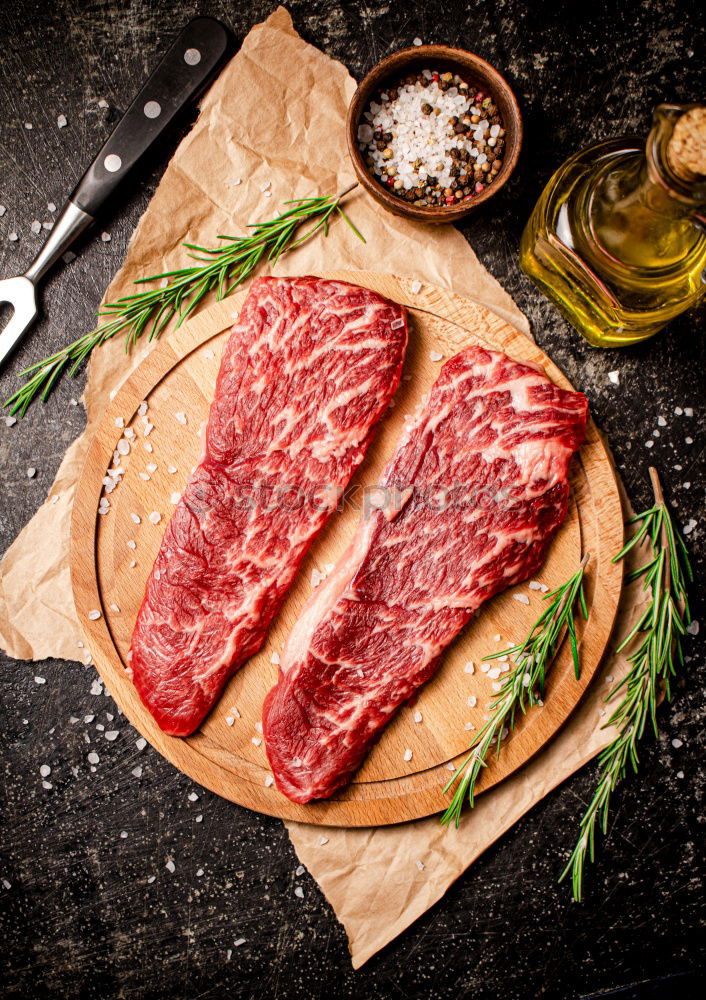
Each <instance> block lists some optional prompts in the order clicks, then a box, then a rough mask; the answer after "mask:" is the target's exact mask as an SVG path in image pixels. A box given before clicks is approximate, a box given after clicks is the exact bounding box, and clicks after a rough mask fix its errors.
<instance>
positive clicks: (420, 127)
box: [348, 45, 522, 222]
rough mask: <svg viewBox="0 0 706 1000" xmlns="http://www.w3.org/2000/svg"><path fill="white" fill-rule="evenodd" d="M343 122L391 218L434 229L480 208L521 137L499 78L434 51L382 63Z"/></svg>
mask: <svg viewBox="0 0 706 1000" xmlns="http://www.w3.org/2000/svg"><path fill="white" fill-rule="evenodd" d="M425 57H426V58H425ZM435 57H436V58H435ZM348 125H349V133H348V145H349V150H350V152H351V156H352V157H353V162H354V166H355V169H356V173H357V175H358V179H359V180H360V181H361V183H362V184H363V186H364V187H365V188H366V190H368V192H369V193H370V194H372V195H373V197H375V198H377V200H378V201H381V202H382V203H383V204H384V205H385V206H386V207H387V208H389V209H391V210H392V211H393V212H397V213H398V214H401V215H409V216H411V217H413V218H418V219H424V220H426V221H431V222H445V221H451V219H452V218H459V217H461V216H462V215H465V214H467V212H468V211H471V210H472V209H473V208H475V207H476V205H477V204H479V203H481V202H483V201H487V199H488V197H489V196H490V195H492V194H493V193H494V191H495V190H497V189H498V188H499V187H501V186H502V184H504V183H505V181H506V180H507V178H508V177H509V175H510V173H511V172H512V169H513V168H514V166H515V163H516V161H517V156H518V154H519V147H520V142H521V137H522V121H521V118H520V113H519V108H518V107H517V102H516V101H515V98H514V95H513V94H512V91H511V90H510V87H509V86H508V84H507V83H506V82H505V80H504V79H503V78H502V77H501V76H500V74H499V73H497V72H496V71H495V70H494V69H493V68H492V67H491V66H489V65H488V64H487V63H486V62H484V60H482V59H479V58H478V57H477V56H474V55H472V54H471V53H467V52H463V51H462V50H459V49H450V48H447V47H446V46H436V45H429V46H424V47H421V48H415V49H407V50H404V51H403V52H398V53H396V54H395V55H393V56H390V57H389V58H388V59H386V60H384V61H383V62H382V63H380V65H379V66H378V67H376V68H375V69H374V70H373V71H372V72H371V73H369V74H368V76H367V77H366V78H365V79H364V80H363V82H362V83H361V85H360V87H359V88H358V91H357V92H356V95H355V97H354V99H353V102H352V104H351V108H350V110H349V121H348Z"/></svg>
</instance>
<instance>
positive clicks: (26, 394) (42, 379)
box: [3, 184, 365, 417]
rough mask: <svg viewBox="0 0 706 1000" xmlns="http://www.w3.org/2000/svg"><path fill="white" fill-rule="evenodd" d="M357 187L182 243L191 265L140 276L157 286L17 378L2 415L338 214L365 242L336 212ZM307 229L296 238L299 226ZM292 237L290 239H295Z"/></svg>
mask: <svg viewBox="0 0 706 1000" xmlns="http://www.w3.org/2000/svg"><path fill="white" fill-rule="evenodd" d="M357 186H358V185H357V184H352V185H351V186H350V187H349V188H346V190H345V191H342V192H341V193H340V194H338V195H333V196H329V197H325V198H302V199H299V200H296V201H287V202H285V205H289V206H291V207H290V208H287V209H286V210H285V211H284V212H282V214H281V215H278V216H277V217H276V218H274V219H271V220H270V221H269V222H258V223H254V224H252V225H251V226H249V227H248V228H250V229H252V232H251V233H249V234H248V235H247V236H219V237H218V239H219V240H225V241H226V242H225V244H224V245H223V246H219V247H202V246H198V245H196V244H193V243H185V244H184V247H185V248H186V249H187V250H188V251H189V254H188V256H189V257H190V258H191V259H192V260H194V261H196V263H195V264H193V265H190V266H189V267H183V268H179V269H178V270H175V271H165V272H164V273H162V274H155V275H152V277H149V278H140V279H138V280H137V281H136V282H135V284H137V285H145V284H150V283H152V282H155V281H165V280H166V282H167V283H166V284H165V285H164V287H161V286H160V287H158V288H150V289H149V290H147V291H139V292H136V293H134V294H133V295H125V296H123V297H122V298H120V299H118V300H117V302H107V303H106V304H105V305H104V306H103V308H102V309H101V310H100V311H99V313H98V316H99V317H105V318H106V322H104V323H102V324H100V325H99V326H97V327H96V328H95V329H94V330H92V331H91V332H90V333H85V334H83V336H81V337H79V338H78V340H75V341H74V342H73V343H72V344H68V345H67V346H66V347H62V349H61V350H60V351H57V352H56V354H52V355H51V356H50V357H48V358H45V359H44V360H42V361H37V362H35V363H34V364H32V365H30V366H29V367H28V368H25V369H24V371H22V372H21V373H20V375H21V376H25V377H26V378H27V381H26V382H25V383H24V385H22V386H20V388H19V389H17V391H16V392H14V393H13V394H12V395H11V396H10V398H9V399H8V400H7V401H6V402H5V403H4V404H3V408H4V407H9V410H10V413H12V414H15V413H19V415H20V416H21V417H23V416H24V415H25V413H26V412H27V408H28V407H29V406H30V404H31V403H32V402H33V401H34V400H35V399H37V398H38V397H41V400H42V402H46V400H47V399H48V397H49V394H50V393H51V391H52V389H53V388H54V386H55V385H56V383H57V381H58V380H59V378H60V377H61V375H62V374H63V373H64V372H65V371H68V374H69V375H71V376H73V375H75V374H76V372H77V371H78V369H79V368H80V366H81V365H82V364H83V362H84V361H85V360H86V358H87V357H88V355H89V354H90V353H91V351H92V350H94V348H96V347H100V345H101V344H104V343H105V342H106V340H110V339H111V338H112V337H114V336H116V334H119V333H124V334H125V351H126V352H128V351H129V350H130V349H131V347H132V346H133V345H134V344H135V343H136V341H137V340H139V339H140V337H142V336H143V334H144V333H145V331H147V333H148V339H149V340H154V338H155V337H158V336H159V335H160V333H161V332H162V331H163V330H164V328H165V326H166V325H167V324H168V323H169V322H170V320H172V319H173V318H174V317H175V316H176V317H177V323H176V325H177V326H180V325H181V324H182V323H183V322H184V320H186V319H187V318H188V317H189V316H190V315H191V314H192V313H193V312H194V310H195V309H196V308H197V307H198V305H199V304H200V303H201V302H202V300H203V298H204V296H206V295H207V294H208V293H209V292H212V291H215V292H216V300H220V299H223V298H226V296H228V295H230V294H231V292H233V291H234V289H236V288H237V287H238V286H239V285H242V283H243V282H244V281H245V280H246V279H247V278H249V277H250V275H251V274H252V272H253V271H254V270H255V268H256V267H257V266H258V265H259V264H260V263H262V262H263V261H268V262H269V263H271V264H272V265H273V266H274V264H276V263H277V261H278V259H279V258H280V256H281V255H282V254H283V253H287V252H289V251H290V250H294V249H295V248H296V247H298V246H301V244H302V243H305V242H306V241H307V240H310V239H311V238H312V236H314V235H315V234H316V233H318V232H319V231H320V230H323V233H324V236H328V231H329V226H330V224H331V221H332V220H333V219H334V218H335V217H336V215H340V216H341V218H342V219H343V220H344V221H345V222H346V223H347V224H348V225H349V226H350V228H351V229H352V230H353V232H354V233H355V235H356V236H357V237H358V239H360V240H362V241H363V243H365V239H364V238H363V236H362V235H361V234H360V233H359V232H358V230H357V229H356V227H355V226H354V225H353V223H352V222H351V220H350V219H349V218H348V216H347V215H346V214H345V212H344V211H343V209H342V208H341V202H342V201H343V199H344V198H345V197H346V195H348V194H349V193H350V192H351V191H352V190H353V188H355V187H357ZM305 223H313V225H310V226H309V228H308V229H307V230H306V231H305V232H303V233H302V234H301V235H300V236H296V234H297V232H298V230H299V227H300V226H301V225H303V224H305ZM295 237H296V238H295Z"/></svg>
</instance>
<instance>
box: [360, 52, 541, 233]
mask: <svg viewBox="0 0 706 1000" xmlns="http://www.w3.org/2000/svg"><path fill="white" fill-rule="evenodd" d="M422 69H430V70H438V71H439V72H441V73H446V72H448V71H450V72H452V73H457V74H458V75H459V76H460V77H461V79H462V80H465V81H466V83H468V84H470V85H471V86H474V87H477V88H478V90H482V91H483V92H484V93H487V94H488V95H489V96H490V97H491V98H492V99H493V103H494V104H496V105H497V108H498V110H499V112H500V115H501V117H502V120H503V127H504V129H505V156H504V159H503V165H502V167H501V169H500V171H499V173H498V175H497V177H496V178H495V179H494V180H493V182H492V183H491V184H488V185H487V186H486V188H485V190H484V191H481V193H480V194H477V195H474V196H473V198H472V199H471V200H470V201H460V202H458V204H456V205H439V206H434V207H428V206H427V207H425V206H422V205H414V204H413V203H412V202H408V201H404V200H403V199H402V198H400V197H398V196H397V195H395V194H392V192H390V191H388V190H386V189H385V188H384V187H383V186H382V184H380V183H379V182H378V181H377V180H376V179H375V178H374V176H373V175H372V174H371V173H370V171H369V170H368V167H367V166H366V164H365V160H364V159H363V156H362V154H361V152H360V149H359V148H358V126H359V125H360V123H361V119H362V117H363V113H364V112H365V110H366V109H367V107H368V105H369V104H370V100H371V98H372V97H374V95H375V93H376V92H377V91H379V90H380V89H381V88H382V87H383V86H384V84H386V83H387V82H388V81H389V84H390V85H391V86H393V85H394V84H395V83H396V82H397V80H399V78H400V77H403V76H406V75H407V74H408V73H413V72H419V71H420V70H422ZM346 137H347V141H348V152H349V153H350V156H351V159H352V160H353V167H354V169H355V172H356V176H357V178H358V180H359V181H360V183H361V184H362V186H363V187H364V188H365V190H366V191H367V192H368V194H370V195H371V196H372V197H373V198H374V199H375V200H376V201H377V202H379V203H380V204H381V205H382V206H383V207H384V208H386V209H387V210H388V211H390V212H394V213H395V215H402V216H404V217H405V218H407V219H417V220H419V221H420V222H431V223H440V222H454V221H455V220H456V219H462V218H463V217H464V216H466V215H469V214H470V213H471V212H473V211H475V209H476V208H478V206H479V205H483V204H484V203H485V202H487V201H489V200H490V199H491V198H492V197H493V195H495V194H497V192H498V191H500V189H501V188H502V187H503V186H504V185H505V184H506V183H507V181H508V179H509V177H510V175H511V174H512V172H513V170H514V169H515V166H516V165H517V160H518V157H519V155H520V147H521V145H522V116H521V114H520V108H519V105H518V103H517V100H516V98H515V95H514V93H513V92H512V89H511V88H510V85H509V84H508V82H507V81H506V80H505V79H504V77H502V76H501V75H500V73H498V71H497V70H496V69H493V67H492V66H491V65H490V64H489V63H487V62H486V61H485V59H481V58H480V56H476V55H474V54H473V53H472V52H466V51H465V50H464V49H455V48H452V47H451V46H448V45H419V46H415V47H414V48H411V49H402V50H400V51H399V52H395V53H394V54H393V55H391V56H388V57H387V59H383V60H382V62H379V63H378V64H377V66H374V67H373V69H371V71H370V72H369V73H368V75H367V76H366V77H364V79H363V80H362V81H361V83H360V86H359V87H358V89H357V90H356V92H355V94H354V95H353V100H352V101H351V103H350V106H349V108H348V117H347V120H346Z"/></svg>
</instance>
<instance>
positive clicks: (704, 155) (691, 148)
mask: <svg viewBox="0 0 706 1000" xmlns="http://www.w3.org/2000/svg"><path fill="white" fill-rule="evenodd" d="M667 158H668V160H669V165H670V166H671V168H672V170H673V171H674V173H675V174H676V175H677V176H678V177H681V178H682V180H685V181H695V180H699V179H701V178H703V177H706V107H698V108H691V110H690V111H687V112H685V114H683V115H682V116H681V118H679V119H678V121H677V123H676V125H675V126H674V131H673V132H672V136H671V138H670V140H669V143H668V144H667Z"/></svg>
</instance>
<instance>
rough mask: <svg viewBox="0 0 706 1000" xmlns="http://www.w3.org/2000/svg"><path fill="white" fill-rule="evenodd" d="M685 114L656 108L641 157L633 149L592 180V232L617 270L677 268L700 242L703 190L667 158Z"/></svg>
mask: <svg viewBox="0 0 706 1000" xmlns="http://www.w3.org/2000/svg"><path fill="white" fill-rule="evenodd" d="M683 110H684V109H682V108H677V107H676V106H674V105H660V107H658V108H657V109H656V111H655V115H654V125H653V128H652V130H651V131H650V134H649V136H648V137H647V141H646V143H645V147H644V152H639V151H638V150H637V149H636V148H635V147H633V150H632V151H630V152H627V151H626V155H625V156H622V157H618V158H616V160H615V162H614V163H613V164H612V165H610V166H608V167H607V169H606V170H605V171H604V172H600V173H599V174H598V175H597V177H596V180H595V186H594V189H593V192H592V195H591V197H590V199H589V202H590V211H589V216H590V230H591V233H592V237H593V240H594V241H595V244H596V246H597V247H598V248H600V249H601V250H602V252H603V253H604V254H606V255H607V257H606V260H607V261H608V260H610V259H612V260H613V262H614V263H615V265H616V266H621V265H625V266H628V267H633V268H649V269H653V268H659V269H661V268H664V267H671V266H675V265H676V264H678V262H679V261H682V260H684V259H685V257H687V256H688V255H689V254H690V252H691V251H692V249H693V248H694V247H695V246H696V244H697V243H698V242H699V240H701V239H703V236H702V233H703V231H704V230H706V219H705V218H703V217H702V215H701V212H702V211H703V209H704V205H705V204H706V185H704V183H703V182H702V180H699V179H695V180H692V181H687V180H686V179H685V178H683V177H681V176H679V174H677V173H676V171H675V169H674V164H673V162H672V161H671V160H670V157H669V149H670V139H671V136H672V133H673V130H674V125H675V122H676V121H677V120H678V118H679V116H680V115H681V114H682V113H683Z"/></svg>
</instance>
